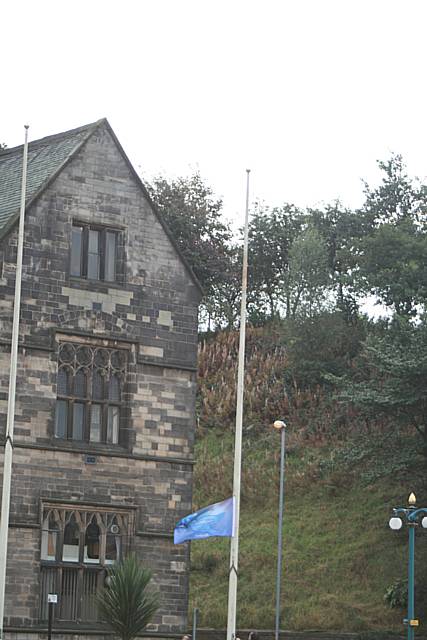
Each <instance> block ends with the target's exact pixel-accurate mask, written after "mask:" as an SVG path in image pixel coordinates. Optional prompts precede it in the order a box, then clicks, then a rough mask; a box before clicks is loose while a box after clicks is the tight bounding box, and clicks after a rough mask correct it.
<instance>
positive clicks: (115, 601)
mask: <svg viewBox="0 0 427 640" xmlns="http://www.w3.org/2000/svg"><path fill="white" fill-rule="evenodd" d="M108 577H109V584H108V586H105V587H104V589H103V590H102V591H101V592H100V593H99V595H98V597H97V605H98V611H99V615H100V618H101V620H102V621H103V622H106V623H107V624H108V625H109V626H110V627H111V629H112V630H113V631H114V632H115V633H116V634H117V635H118V636H119V638H121V640H133V638H136V636H138V635H140V634H141V632H142V631H144V629H145V628H146V626H147V624H148V623H149V622H150V621H151V619H152V618H153V616H154V614H155V613H156V611H157V609H158V596H157V594H155V593H153V592H152V591H150V590H149V589H148V585H149V582H150V580H151V573H150V572H149V571H148V570H146V569H144V568H143V567H142V566H141V564H140V563H139V562H138V560H137V559H136V557H135V556H134V555H129V556H127V557H126V558H124V559H123V560H122V561H121V562H119V563H118V564H115V565H113V566H112V567H111V569H109V571H108Z"/></svg>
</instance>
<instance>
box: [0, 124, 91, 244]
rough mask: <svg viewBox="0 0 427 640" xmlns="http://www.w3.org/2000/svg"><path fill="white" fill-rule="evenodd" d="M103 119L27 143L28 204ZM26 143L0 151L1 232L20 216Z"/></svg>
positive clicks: (0, 234) (0, 233)
mask: <svg viewBox="0 0 427 640" xmlns="http://www.w3.org/2000/svg"><path fill="white" fill-rule="evenodd" d="M101 122H103V120H99V121H97V122H93V123H92V124H88V125H85V126H84V127H79V128H78V129H72V130H71V131H65V132H64V133H59V134H57V135H53V136H48V137H46V138H41V139H40V140H35V141H34V142H30V143H29V144H28V165H27V188H26V204H27V206H28V204H30V202H32V200H34V198H35V197H37V195H39V194H40V193H41V192H42V191H43V190H44V188H45V187H46V186H47V184H48V182H50V181H51V180H52V179H53V178H54V177H55V176H56V175H57V174H58V172H59V171H60V170H61V168H62V167H63V166H64V164H65V163H66V162H67V161H68V160H69V159H70V158H71V157H72V156H73V155H74V153H75V152H76V151H77V150H78V149H79V148H80V147H81V145H82V144H83V143H84V142H85V141H86V140H87V138H88V137H89V136H90V135H91V134H92V132H93V131H94V129H96V128H97V126H98V125H99V124H100V123H101ZM23 149H24V145H20V146H18V147H13V148H12V149H6V150H5V151H3V152H0V236H2V235H3V234H4V233H5V231H6V230H7V228H9V226H10V225H11V224H13V222H14V221H15V220H16V218H17V217H18V216H19V208H20V201H21V182H22V160H23Z"/></svg>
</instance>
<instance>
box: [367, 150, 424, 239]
mask: <svg viewBox="0 0 427 640" xmlns="http://www.w3.org/2000/svg"><path fill="white" fill-rule="evenodd" d="M378 166H379V168H380V169H381V171H382V181H381V183H380V184H379V186H378V187H376V188H372V187H370V186H369V185H368V183H367V182H365V203H364V205H363V208H362V210H361V212H360V213H361V215H362V217H363V221H364V224H365V225H368V226H371V227H377V226H379V225H380V224H382V223H385V222H386V223H390V222H399V221H401V220H408V219H410V220H413V221H417V222H420V221H423V220H424V221H425V219H426V212H427V190H426V187H425V186H424V185H422V184H420V182H419V180H416V179H411V178H410V177H409V176H408V174H407V173H406V167H405V164H404V162H403V158H402V156H401V155H400V154H392V155H391V157H390V158H389V160H387V161H385V162H384V161H381V160H379V161H378Z"/></svg>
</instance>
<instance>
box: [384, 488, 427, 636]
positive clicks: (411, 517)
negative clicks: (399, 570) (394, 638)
mask: <svg viewBox="0 0 427 640" xmlns="http://www.w3.org/2000/svg"><path fill="white" fill-rule="evenodd" d="M416 503H417V499H416V497H415V494H414V493H411V495H410V496H409V498H408V506H407V507H396V508H395V509H393V516H392V517H391V518H390V522H389V526H390V529H393V531H399V529H401V528H402V526H403V523H404V522H405V523H406V525H407V527H408V532H409V553H408V617H407V618H405V619H404V620H403V624H406V625H407V627H408V635H407V637H408V640H414V627H418V624H419V621H418V620H417V619H416V618H415V617H414V616H415V612H414V608H415V599H414V584H415V580H414V578H415V527H418V526H419V524H421V526H422V527H423V528H424V529H427V515H426V514H427V508H425V507H421V508H417V506H416ZM422 516H423V517H422Z"/></svg>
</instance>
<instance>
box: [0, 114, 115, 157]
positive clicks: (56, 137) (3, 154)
mask: <svg viewBox="0 0 427 640" xmlns="http://www.w3.org/2000/svg"><path fill="white" fill-rule="evenodd" d="M106 121H107V118H100V119H99V120H96V121H95V122H90V123H89V124H84V125H82V126H81V127H76V128H75V129H68V130H67V131H61V132H60V133H54V134H51V135H49V136H44V137H43V138H38V139H37V140H31V141H30V142H29V143H28V147H31V148H32V149H34V148H35V147H38V146H42V145H44V144H48V143H50V142H53V141H56V140H58V141H59V140H61V139H62V138H67V137H71V136H73V135H76V134H79V133H83V132H84V131H86V130H87V131H89V130H90V129H96V128H97V127H98V126H100V125H101V124H102V123H103V122H106ZM23 147H24V145H23V144H18V145H16V146H15V147H10V149H9V148H6V149H4V150H2V151H1V152H0V161H1V160H2V159H3V158H5V157H6V156H8V155H12V154H13V153H16V152H17V151H19V150H21V149H23Z"/></svg>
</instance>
